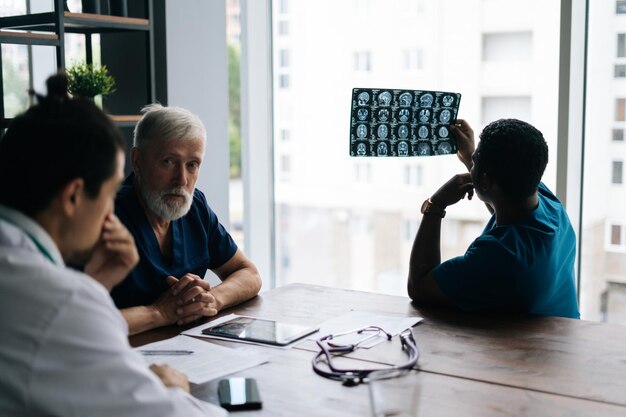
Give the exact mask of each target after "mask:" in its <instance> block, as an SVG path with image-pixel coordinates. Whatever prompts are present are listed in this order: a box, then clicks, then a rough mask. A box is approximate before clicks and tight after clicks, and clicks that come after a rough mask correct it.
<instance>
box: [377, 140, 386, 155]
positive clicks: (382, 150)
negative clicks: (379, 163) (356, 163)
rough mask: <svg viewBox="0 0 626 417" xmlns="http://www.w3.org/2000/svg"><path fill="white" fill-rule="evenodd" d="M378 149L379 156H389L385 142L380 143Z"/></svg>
mask: <svg viewBox="0 0 626 417" xmlns="http://www.w3.org/2000/svg"><path fill="white" fill-rule="evenodd" d="M377 149H378V156H387V144H386V143H385V142H380V143H379V144H378V148H377Z"/></svg>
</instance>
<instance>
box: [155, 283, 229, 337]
mask: <svg viewBox="0 0 626 417" xmlns="http://www.w3.org/2000/svg"><path fill="white" fill-rule="evenodd" d="M166 280H167V283H168V285H169V286H170V288H169V289H168V290H167V291H165V292H164V293H163V295H161V297H159V299H158V300H157V301H156V302H155V303H154V305H153V307H154V308H156V310H157V311H158V312H159V313H160V315H161V316H162V317H163V320H164V321H165V322H166V323H167V324H174V323H176V324H178V325H184V324H187V323H191V322H192V321H194V320H197V319H199V318H201V317H210V316H214V315H216V314H217V313H218V311H219V302H218V300H217V299H216V297H215V295H214V294H213V293H212V292H211V285H210V284H209V283H208V282H206V281H205V280H203V279H202V278H200V277H199V276H198V275H195V274H191V273H187V274H185V275H184V276H183V277H181V278H180V279H177V278H175V277H173V276H169V277H167V278H166Z"/></svg>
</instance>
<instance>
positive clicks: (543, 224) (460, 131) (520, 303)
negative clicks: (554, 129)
mask: <svg viewBox="0 0 626 417" xmlns="http://www.w3.org/2000/svg"><path fill="white" fill-rule="evenodd" d="M451 132H452V134H453V135H454V137H455V139H456V146H457V149H458V154H457V156H458V157H459V159H460V160H461V162H462V163H463V164H464V165H465V166H466V168H467V170H468V171H469V173H465V174H458V175H455V176H454V177H452V178H451V179H450V180H449V181H448V182H446V183H445V184H444V185H442V186H441V188H439V189H438V190H437V191H436V192H435V193H434V194H432V196H431V197H430V198H429V199H427V200H426V201H425V202H424V203H423V205H422V209H421V212H422V214H423V217H422V221H421V223H420V227H419V230H418V232H417V235H416V237H415V242H414V244H413V249H412V251H411V258H410V265H409V277H408V285H407V289H408V293H409V296H410V297H411V299H412V300H413V301H414V302H416V303H419V304H433V305H441V306H450V307H456V308H459V309H461V310H464V311H500V312H516V313H530V314H536V315H543V316H561V317H570V318H579V317H580V314H579V311H578V304H577V299H576V288H575V283H574V257H575V254H576V238H575V235H574V231H573V228H572V225H571V224H570V220H569V218H568V216H567V213H566V212H565V209H564V208H563V206H562V205H561V202H560V201H559V200H558V199H557V198H556V197H555V196H554V194H552V192H550V190H548V188H547V187H546V186H545V185H544V184H543V183H542V182H541V177H542V175H543V172H544V170H545V167H546V164H547V162H548V146H547V144H546V142H545V140H544V138H543V135H542V134H541V132H540V131H539V130H537V129H536V128H534V127H533V126H531V125H530V124H528V123H525V122H523V121H520V120H515V119H502V120H497V121H495V122H492V123H490V124H489V125H487V126H486V127H485V129H484V130H483V131H482V133H481V134H480V142H479V144H478V147H477V148H475V145H474V132H473V130H472V129H471V127H470V126H469V124H468V123H467V122H466V121H465V120H460V119H459V120H458V121H457V124H456V125H452V126H451ZM474 192H475V193H476V195H477V196H478V198H479V199H480V200H482V201H483V202H484V203H485V204H486V206H487V208H488V209H489V211H490V212H491V213H492V217H491V219H490V220H489V222H488V223H487V226H486V227H485V229H484V231H483V233H482V234H481V235H480V236H478V237H477V238H476V240H474V242H473V243H472V244H471V245H470V246H469V248H468V249H467V251H466V252H465V254H464V255H463V256H458V257H456V258H452V259H449V260H447V261H445V262H441V250H440V234H441V223H442V221H443V219H444V217H445V214H446V208H447V207H448V206H451V205H453V204H457V203H458V202H459V201H460V200H462V199H463V198H464V197H465V196H466V195H467V197H468V199H471V198H472V196H473V195H474Z"/></svg>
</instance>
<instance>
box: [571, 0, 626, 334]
mask: <svg viewBox="0 0 626 417" xmlns="http://www.w3.org/2000/svg"><path fill="white" fill-rule="evenodd" d="M608 4H609V3H607V2H594V1H590V2H589V3H588V6H589V16H588V18H589V26H588V31H589V32H588V34H587V39H588V46H587V48H588V55H587V59H588V62H590V63H593V65H594V68H595V70H593V71H588V72H587V78H586V80H585V83H586V86H587V95H586V100H587V102H586V103H585V120H584V124H585V132H584V134H585V148H584V149H583V154H584V166H583V173H584V175H583V177H582V190H583V194H582V215H581V219H580V221H581V229H580V232H579V238H580V246H579V249H578V250H579V253H578V257H579V259H580V277H579V280H580V285H579V296H580V312H581V318H582V319H585V320H604V321H608V322H616V323H617V322H619V323H621V324H626V317H624V315H623V313H620V312H619V310H622V311H623V309H624V307H626V300H624V299H623V298H621V296H619V297H618V296H616V295H618V293H616V292H615V291H613V290H611V288H612V286H613V284H612V283H615V282H618V281H621V282H626V269H625V268H624V265H626V235H625V233H626V218H625V217H624V203H623V202H624V201H625V200H624V199H625V198H626V187H624V186H623V185H624V160H625V157H624V156H625V155H624V151H623V150H621V149H622V146H623V145H622V144H623V143H624V129H625V128H626V124H625V123H624V122H626V99H625V98H623V97H626V85H624V78H623V77H624V75H623V74H624V73H623V71H624V70H623V68H622V67H623V66H625V65H622V64H626V62H624V61H623V60H621V59H620V60H618V61H617V63H616V60H615V57H616V56H617V57H618V58H626V33H617V31H620V32H626V24H625V23H626V22H625V21H624V16H622V14H624V13H625V12H626V8H625V7H626V6H625V4H626V2H625V1H617V2H616V3H615V4H616V6H615V7H616V9H615V11H616V14H612V13H608V12H609V11H611V12H612V9H611V10H609V9H605V8H604V7H606V6H607V5H608ZM611 7H612V5H611ZM614 28H617V31H616V30H615V29H614ZM612 42H616V51H615V49H613V51H615V52H613V53H616V55H613V53H610V54H606V53H604V54H603V52H604V51H606V46H607V45H611V44H612ZM609 51H610V50H609ZM618 67H619V69H618ZM611 69H613V70H614V71H615V72H614V74H615V78H609V79H607V77H606V75H605V74H607V71H610V70H611ZM615 122H617V123H615ZM607 126H610V127H611V129H612V130H611V133H612V134H610V135H606V137H603V135H601V134H600V135H599V134H598V133H599V132H602V131H604V130H603V129H606V127H607ZM605 167H606V168H605ZM568 180H569V179H568ZM575 180H576V179H575ZM608 300H610V301H608Z"/></svg>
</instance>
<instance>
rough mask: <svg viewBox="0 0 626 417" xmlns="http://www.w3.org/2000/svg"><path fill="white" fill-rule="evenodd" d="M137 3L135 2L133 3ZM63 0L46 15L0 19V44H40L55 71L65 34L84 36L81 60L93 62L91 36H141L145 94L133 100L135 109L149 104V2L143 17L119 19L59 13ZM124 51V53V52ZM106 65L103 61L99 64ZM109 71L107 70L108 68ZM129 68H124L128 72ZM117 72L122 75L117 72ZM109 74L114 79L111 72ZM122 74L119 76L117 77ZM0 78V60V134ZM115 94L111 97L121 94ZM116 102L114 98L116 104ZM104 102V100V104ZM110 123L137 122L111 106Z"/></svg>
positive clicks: (2, 123) (0, 88)
mask: <svg viewBox="0 0 626 417" xmlns="http://www.w3.org/2000/svg"><path fill="white" fill-rule="evenodd" d="M137 3H138V2H137ZM63 6H64V2H63V0H54V11H52V12H47V13H32V14H27V15H20V16H8V17H1V18H0V44H5V43H7V44H22V45H44V46H51V47H54V48H55V51H56V64H57V68H59V69H64V68H65V34H66V33H77V34H83V35H84V36H85V45H86V57H85V61H86V62H87V63H88V64H90V63H92V62H93V47H92V35H94V34H117V33H143V34H145V47H144V49H145V71H144V74H138V75H137V78H139V79H142V80H144V82H145V89H142V90H144V91H145V92H146V94H145V97H143V98H137V97H135V98H134V101H136V102H137V106H136V107H137V110H138V109H139V108H140V107H141V106H142V105H144V104H147V103H153V102H154V101H155V99H156V93H155V64H154V62H155V59H154V26H153V21H154V20H153V13H154V10H153V2H152V0H144V12H145V15H146V16H147V18H136V17H121V16H110V15H101V14H88V13H72V12H67V11H64V10H63ZM127 52H128V51H127ZM103 64H104V65H107V63H106V62H103ZM109 69H110V68H109ZM131 70H132V69H130V68H129V69H128V71H131ZM119 71H120V73H122V72H126V71H123V70H121V69H120V70H119ZM111 74H112V75H113V76H114V77H115V78H116V81H117V76H116V74H115V73H113V72H111ZM120 75H122V74H120ZM1 77H2V59H1V57H0V132H2V131H4V128H5V127H6V126H7V125H8V123H9V122H10V119H7V118H5V111H4V85H3V80H2V79H1ZM119 90H120V89H119V87H118V91H116V92H115V93H114V94H119V93H122V94H123V92H120V91H119ZM119 101H120V100H119V99H118V102H119ZM105 103H106V101H105ZM105 109H107V110H109V111H110V112H111V113H112V115H111V118H112V119H113V121H114V122H115V123H116V124H117V125H118V126H120V127H132V126H134V124H135V123H136V122H137V121H138V120H139V117H140V116H139V115H136V114H130V115H129V114H115V106H113V108H111V109H108V108H107V106H106V104H105Z"/></svg>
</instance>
